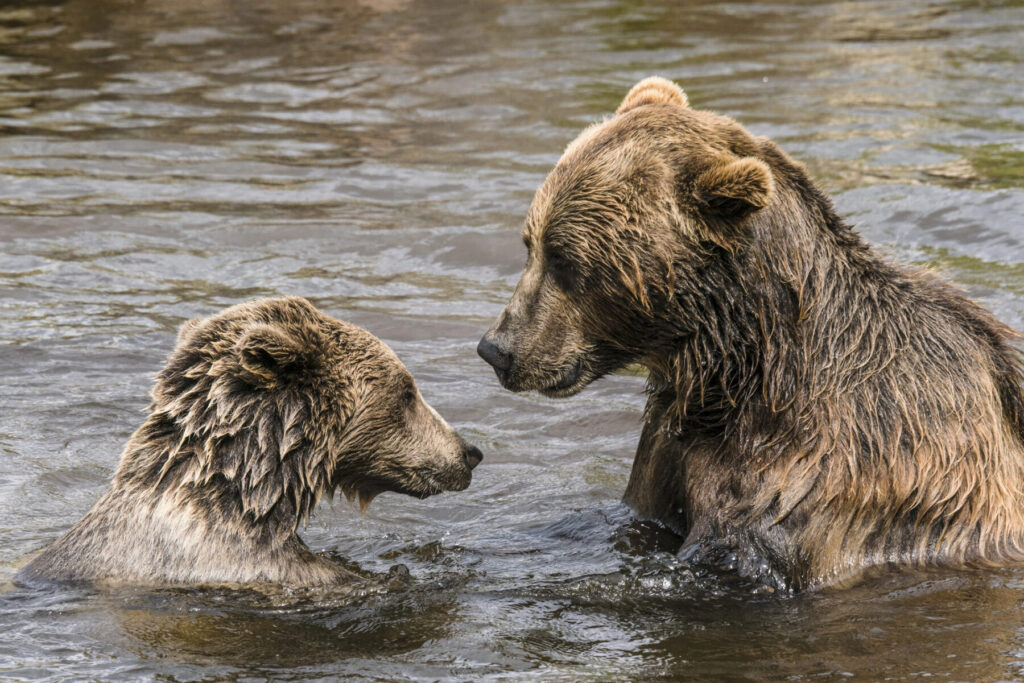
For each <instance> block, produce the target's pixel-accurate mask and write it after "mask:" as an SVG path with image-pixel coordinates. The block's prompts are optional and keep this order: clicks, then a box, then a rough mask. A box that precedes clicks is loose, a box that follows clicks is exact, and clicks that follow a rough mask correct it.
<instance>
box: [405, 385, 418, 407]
mask: <svg viewBox="0 0 1024 683" xmlns="http://www.w3.org/2000/svg"><path fill="white" fill-rule="evenodd" d="M415 400H416V390H415V389H413V388H412V387H406V388H405V391H403V392H402V402H403V403H405V405H407V406H411V405H412V404H413V401H415Z"/></svg>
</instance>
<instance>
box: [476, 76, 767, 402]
mask: <svg viewBox="0 0 1024 683" xmlns="http://www.w3.org/2000/svg"><path fill="white" fill-rule="evenodd" d="M782 159H783V157H782V155H781V152H778V150H777V149H776V148H775V147H774V145H772V144H771V143H770V142H768V141H767V140H763V139H758V138H754V137H753V136H751V135H750V134H749V133H747V131H746V130H744V129H743V128H742V127H740V126H739V125H738V124H736V123H735V122H734V121H732V120H731V119H729V118H727V117H724V116H719V115H716V114H713V113H710V112H704V111H695V110H693V109H691V108H690V107H689V104H688V101H687V98H686V95H685V94H684V93H683V91H682V90H681V89H680V88H679V87H678V86H677V85H675V84H674V83H672V82H671V81H668V80H665V79H663V78H658V77H653V78H647V79H645V80H643V81H641V82H640V83H638V84H637V85H636V86H634V87H633V89H632V90H631V91H630V92H629V94H628V95H627V96H626V98H625V99H624V100H623V102H622V103H621V105H620V106H619V107H618V109H617V111H616V113H615V115H614V116H612V117H611V118H609V119H607V120H605V121H602V122H600V123H596V124H594V125H592V126H590V127H589V128H587V129H585V130H584V131H583V132H582V133H581V134H580V135H579V136H578V137H577V138H576V139H575V140H574V141H573V142H571V143H570V144H569V146H568V147H567V149H566V150H565V153H564V154H563V156H562V158H561V159H560V160H559V161H558V163H557V164H556V166H555V168H554V170H552V171H551V173H550V174H549V175H548V177H547V179H546V180H545V181H544V183H543V184H542V185H541V187H540V189H539V190H538V191H537V193H536V195H535V197H534V199H533V203H532V205H531V206H530V210H529V213H528V215H527V219H526V224H525V227H524V229H523V242H524V243H525V245H526V249H527V260H526V266H525V268H524V270H523V273H522V276H521V278H520V280H519V283H518V285H517V286H516V289H515V291H514V293H513V295H512V298H511V300H510V301H509V302H508V304H507V305H506V306H505V309H504V310H503V311H502V313H501V314H500V316H499V318H498V320H497V322H495V324H494V325H493V326H492V328H491V329H490V330H489V331H488V332H487V333H486V334H485V335H484V337H483V339H481V341H480V344H479V346H478V352H479V353H480V355H481V356H482V357H483V358H484V359H485V360H486V361H487V362H488V363H490V364H491V365H492V366H493V368H494V370H495V372H496V373H497V375H498V378H499V380H500V381H501V383H502V384H503V386H505V388H507V389H511V390H513V391H524V390H537V391H540V392H541V393H543V394H546V395H548V396H556V397H557V396H569V395H572V394H575V393H577V392H579V391H581V390H582V389H583V388H584V387H586V386H587V385H588V384H589V383H591V382H593V381H594V380H595V379H597V378H599V377H601V376H602V375H605V374H607V373H609V372H612V371H614V370H616V369H619V368H621V367H623V366H625V365H627V364H629V363H633V362H640V363H643V364H646V365H648V366H654V365H656V364H657V363H658V362H659V357H663V356H664V349H666V348H670V347H671V345H672V344H673V343H675V341H676V340H678V339H679V338H681V337H684V336H686V335H687V334H688V333H689V332H691V330H689V329H688V325H691V324H697V323H695V322H692V321H691V320H690V319H689V317H688V315H687V314H686V312H685V311H683V312H682V314H680V310H679V307H680V306H681V305H684V303H685V302H686V301H687V300H692V301H696V300H697V299H699V298H700V292H701V291H702V290H704V289H707V288H714V287H716V286H718V284H720V283H718V282H716V281H715V280H716V278H720V274H718V273H716V271H715V268H714V261H715V260H716V259H717V258H719V256H721V255H727V254H732V253H734V252H735V251H736V250H738V249H742V247H743V245H744V244H745V243H746V242H747V241H748V239H749V237H750V235H751V233H752V230H753V228H752V227H751V223H752V220H753V218H754V217H755V216H757V215H759V214H764V213H766V212H767V211H768V210H769V208H768V207H770V206H772V205H773V204H776V203H779V200H778V197H777V192H776V181H775V172H774V171H773V165H774V164H775V162H776V161H779V162H780V163H782ZM695 305H698V304H695ZM709 315H714V312H713V311H711V312H708V311H701V312H699V314H696V315H694V317H693V320H694V321H696V320H700V321H704V322H705V323H706V321H707V318H708V316H709Z"/></svg>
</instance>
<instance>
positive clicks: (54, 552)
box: [18, 297, 481, 587]
mask: <svg viewBox="0 0 1024 683" xmlns="http://www.w3.org/2000/svg"><path fill="white" fill-rule="evenodd" d="M152 398H153V400H152V403H151V405H150V407H149V417H148V418H147V419H146V421H145V423H144V424H143V425H142V426H141V427H140V428H139V429H138V431H136V432H135V434H134V435H133V436H132V438H131V440H129V442H128V444H127V446H126V447H125V450H124V453H123V455H122V457H121V462H120V464H119V466H118V468H117V472H116V473H115V475H114V480H113V482H112V483H111V486H110V488H109V489H108V490H107V492H106V493H105V494H104V495H103V496H102V497H101V498H100V499H99V501H98V502H97V503H96V504H95V505H94V506H93V508H92V509H91V510H90V511H89V512H88V513H86V515H85V516H84V517H83V518H82V519H81V520H79V521H78V522H77V523H76V524H75V525H74V526H73V527H71V529H70V530H69V531H68V532H67V533H66V534H64V535H63V536H62V537H61V538H60V539H58V540H57V541H55V542H54V543H53V544H52V545H50V546H49V547H47V548H46V549H45V550H44V551H43V553H42V554H41V555H39V556H38V557H36V558H35V559H34V560H33V561H32V562H31V563H30V564H28V565H27V566H26V567H25V568H24V569H22V570H21V572H20V573H19V575H18V579H19V581H20V582H22V583H26V582H32V581H33V580H37V579H46V580H58V581H104V582H107V581H112V582H122V583H136V584H176V585H183V584H275V585H280V586H284V587H314V586H331V585H346V584H352V583H353V582H355V581H357V580H358V578H359V577H357V576H356V575H355V574H353V573H352V572H349V571H347V570H346V569H344V568H343V567H341V566H340V565H338V564H337V563H335V562H332V561H330V560H328V559H326V558H325V557H322V556H319V555H316V554H314V553H313V552H311V551H310V549H309V548H308V547H307V546H306V545H305V543H303V542H302V540H301V539H300V538H299V536H298V535H297V533H296V530H297V528H298V526H299V525H300V524H302V523H303V521H304V520H305V519H306V518H307V516H308V515H309V514H310V512H311V511H312V509H313V507H314V506H315V505H316V503H317V501H318V500H320V497H321V496H323V495H324V494H327V495H328V496H333V494H334V492H335V491H336V490H337V489H340V490H341V491H342V492H343V493H345V494H346V495H347V496H349V497H350V498H351V497H354V498H358V499H359V501H360V504H361V505H362V506H363V507H364V508H365V506H366V505H368V504H369V502H370V501H371V500H372V499H373V497H374V496H376V495H377V494H379V493H381V492H383V491H397V492H400V493H406V494H409V495H412V496H416V497H420V498H423V497H426V496H430V495H433V494H435V493H440V492H442V491H458V490H462V489H465V488H466V487H467V486H468V485H469V482H470V477H471V471H472V469H473V468H474V467H475V466H476V465H477V463H479V462H480V459H481V454H480V451H479V450H478V449H476V448H475V447H472V446H470V445H468V444H467V443H466V442H465V441H464V440H463V439H462V438H461V437H460V436H459V435H458V434H456V432H455V431H454V430H453V429H452V428H451V427H450V426H448V424H447V423H446V422H445V421H444V420H443V419H442V418H441V416H440V415H438V414H437V412H435V411H434V409H433V408H431V407H430V406H429V405H427V403H426V402H425V401H424V400H423V397H422V396H421V395H420V393H419V391H418V390H417V388H416V383H415V382H414V381H413V378H412V376H411V375H410V374H409V372H408V371H407V370H406V369H405V367H404V366H403V365H402V362H401V361H399V360H398V358H397V357H396V356H395V354H394V353H393V352H392V351H391V349H390V348H388V346H387V345H385V344H384V343H383V342H381V341H380V340H379V339H377V338H376V337H374V336H373V335H372V334H370V333H369V332H367V331H365V330H363V329H361V328H359V327H356V326H355V325H351V324H349V323H345V322H342V321H340V320H336V319H334V318H331V317H329V316H327V315H324V314H323V313H321V312H320V311H318V310H317V309H316V308H314V307H313V306H312V305H311V304H310V303H309V302H308V301H306V300H305V299H302V298H298V297H289V298H275V299H260V300H256V301H252V302H249V303H244V304H240V305H237V306H233V307H231V308H228V309H226V310H224V311H222V312H221V313H219V314H217V315H214V316H212V317H210V318H207V319H196V320H192V321H190V322H188V323H185V325H184V326H182V328H181V331H180V333H179V335H178V343H177V346H176V348H175V350H174V352H173V353H172V354H171V356H170V358H169V360H168V362H167V365H166V367H165V368H164V369H163V370H162V371H161V372H160V373H159V375H157V379H156V386H155V388H154V389H153V392H152Z"/></svg>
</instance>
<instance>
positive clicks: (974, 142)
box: [0, 0, 1024, 681]
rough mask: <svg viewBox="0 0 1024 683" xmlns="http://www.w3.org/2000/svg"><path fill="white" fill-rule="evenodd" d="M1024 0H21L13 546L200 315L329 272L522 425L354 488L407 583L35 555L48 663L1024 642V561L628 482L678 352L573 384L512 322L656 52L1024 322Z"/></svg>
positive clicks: (3, 95) (2, 461)
mask: <svg viewBox="0 0 1024 683" xmlns="http://www.w3.org/2000/svg"><path fill="white" fill-rule="evenodd" d="M1022 30H1024V7H1022V5H1021V3H1020V2H1012V1H1010V2H998V1H995V2H969V1H966V0H965V1H963V2H952V1H949V2H937V1H936V2H927V1H923V2H916V3H895V2H893V3H882V2H873V1H864V2H832V3H827V2H788V3H786V2H758V3H693V4H689V5H688V6H686V7H682V6H680V4H679V3H674V2H664V3H639V2H625V1H621V0H600V1H599V0H593V1H585V2H572V3H552V2H544V1H542V0H535V1H533V2H518V1H509V2H459V1H454V0H453V1H447V0H430V1H427V0H421V1H418V2H417V1H412V0H382V1H380V2H369V1H365V2H357V1H351V2H343V1H340V0H316V1H315V2H314V1H313V0H290V1H289V2H280V1H279V0H243V1H241V2H234V1H231V2H229V1H227V0H146V1H143V2H129V1H127V0H107V1H105V2H97V1H93V2H89V1H86V0H63V1H62V0H49V1H47V0H44V1H39V2H32V1H19V2H12V3H6V4H4V5H3V7H2V8H0V349H2V351H0V407H2V417H0V449H2V451H3V457H0V581H3V582H7V581H8V580H9V578H10V577H11V576H12V575H13V573H14V571H15V569H16V567H18V566H20V564H22V563H23V562H24V561H25V560H26V558H27V557H30V556H31V554H32V553H34V552H36V551H38V549H40V548H41V547H42V546H43V545H45V543H47V542H48V541H49V540H52V539H53V538H55V537H56V536H57V535H58V534H59V533H61V532H62V531H63V530H64V529H66V528H67V527H68V526H69V525H70V524H72V523H73V522H74V521H75V520H76V519H77V518H78V517H79V516H80V515H81V514H82V513H84V512H85V511H86V510H87V509H88V508H89V506H90V505H91V504H92V503H93V502H94V501H95V499H96V498H97V497H98V496H99V494H100V493H101V492H102V490H103V489H104V487H105V486H106V484H107V481H108V480H109V478H110V476H111V474H112V472H113V470H114V468H115V466H116V463H117V459H118V456H119V451H120V448H121V446H122V445H123V443H124V441H125V440H126V439H127V437H128V436H129V434H130V433H131V432H132V431H134V429H135V428H136V427H137V426H138V424H139V423H140V421H141V419H142V413H141V411H142V410H143V408H144V407H145V406H146V404H147V397H146V394H147V391H148V390H149V386H150V382H151V378H152V376H153V374H154V373H155V372H156V371H158V370H159V368H160V367H161V366H162V363H163V359H164V357H165V355H166V354H167V352H168V351H169V350H170V349H171V347H172V345H173V343H174V339H175V332H176V329H177V326H178V325H179V324H180V323H181V322H183V321H184V320H186V319H188V318H191V317H194V316H197V315H208V314H211V313H213V312H215V311H217V310H219V309H220V308H222V307H225V306H228V305H231V304H234V303H237V302H239V301H242V300H245V299H248V298H252V297H256V296H264V295H279V294H300V295H304V296H307V297H309V298H310V299H312V300H313V301H314V302H315V303H316V304H317V305H318V306H319V307H321V308H322V309H324V310H325V311H327V312H329V313H331V314H333V315H336V316H339V317H343V318H345V319H348V320H351V321H353V322H355V323H357V324H359V325H362V326H364V327H367V328H368V329H370V330H371V331H373V332H374V333H376V334H377V335H378V336H380V337H382V338H383V339H384V340H386V341H387V342H389V343H390V344H391V345H392V346H393V347H394V348H395V350H396V351H397V352H398V354H399V355H400V356H401V357H402V359H403V360H404V361H405V362H406V364H407V365H408V366H409V368H410V370H412V372H413V373H414V374H415V375H416V377H417V378H418V380H419V383H420V386H421V389H422V391H423V393H424V395H425V396H426V397H427V399H428V400H429V401H430V402H431V403H432V404H433V405H434V406H435V407H436V408H438V410H439V411H440V412H441V413H443V414H444V415H446V416H447V417H448V418H449V420H450V421H451V422H453V423H454V424H455V425H456V426H458V427H459V428H460V429H461V430H462V431H463V433H464V434H465V435H466V436H467V437H468V438H469V439H470V440H471V441H474V442H475V443H477V444H478V445H480V447H481V448H482V449H483V451H484V452H485V455H486V459H485V461H484V463H483V464H482V465H481V466H480V468H478V470H477V474H476V476H475V478H474V483H473V486H472V487H471V488H470V489H469V490H467V491H465V492H463V493H460V494H454V495H445V496H441V497H436V498H432V499H428V500H426V501H417V500H412V499H408V498H403V497H400V496H397V495H394V494H387V495H384V496H382V497H381V498H378V499H377V501H376V502H375V503H374V505H373V506H372V507H371V508H370V510H369V511H368V513H367V515H366V516H365V517H360V516H359V514H358V512H356V511H354V510H353V509H351V508H349V507H348V506H346V505H345V504H344V503H338V504H336V505H335V506H333V507H332V506H329V505H324V506H322V507H321V508H320V509H319V511H318V514H317V515H316V516H315V517H314V520H313V522H312V523H311V524H310V526H309V527H308V528H307V529H306V530H305V532H304V537H305V539H306V540H307V541H308V543H309V544H310V545H311V546H312V547H313V548H314V549H315V550H317V551H320V552H325V553H329V554H332V555H336V556H338V557H339V558H343V559H344V561H346V562H349V563H351V564H352V565H353V566H355V567H358V568H360V569H362V570H365V571H370V572H384V571H387V569H388V568H389V567H391V566H392V565H395V564H405V565H406V566H408V567H409V569H410V571H411V573H412V576H413V577H414V581H413V582H412V584H411V585H410V587H409V588H408V589H407V590H401V591H396V592H394V593H392V594H389V595H383V596H381V595H376V596H368V597H366V598H364V599H361V600H357V601H355V602H345V601H339V600H332V599H328V598H324V597H323V596H321V597H315V596H313V597H311V596H301V595H300V596H292V597H290V598H287V599H285V598H283V597H281V596H277V597H272V598H268V597H265V596H259V595H252V594H248V593H243V592H231V591H155V592H139V591H112V592H91V591H82V590H63V591H52V592H47V591H43V592H40V591H25V590H21V589H13V588H11V587H10V585H9V583H8V584H7V587H6V588H5V589H4V592H3V593H2V594H0V633H3V637H0V677H5V678H18V679H46V678H49V679H139V678H149V679H152V678H157V677H160V679H161V680H195V679H204V678H205V679H225V678H228V679H250V678H266V677H273V678H275V679H294V680H308V679H316V678H325V679H326V678H345V679H346V680H396V679H398V680H408V679H411V680H435V679H440V680H480V679H485V678H489V677H493V678H509V679H513V680H515V679H524V680H526V679H529V680H533V679H536V678H542V679H545V680H566V681H568V680H573V681H575V680H656V679H680V680H709V679H720V680H778V679H782V678H788V679H789V680H811V679H814V680H817V679H826V680H827V679H840V678H845V677H848V676H851V675H853V676H856V677H859V678H861V679H864V680H881V679H891V680H908V679H916V678H918V677H925V676H938V677H942V678H943V679H946V680H958V681H967V680H970V681H983V680H984V681H987V680H1009V679H1017V678H1024V611H1022V609H1021V604H1022V603H1021V601H1022V599H1024V570H1016V569H1005V570H1000V571H992V572H980V571H978V572H951V571H934V572H923V573H922V572H912V571H904V572H900V573H893V574H887V573H883V574H880V575H878V576H875V577H873V578H870V579H868V580H866V581H864V582H863V583H861V584H860V585H858V586H856V587H854V588H852V589H850V590H846V591H825V592H821V593H816V594H808V595H803V596H798V597H796V598H780V597H779V596H774V595H768V594H764V593H762V592H758V591H756V590H752V589H751V587H749V586H744V585H737V584H735V583H732V582H730V581H728V580H726V579H723V578H722V577H713V576H701V575H695V574H694V573H693V572H692V571H691V570H690V569H689V568H687V567H686V566H685V565H684V564H683V563H682V562H680V561H679V560H677V559H676V557H675V555H674V551H675V549H676V547H675V545H676V542H675V540H674V539H673V538H672V537H671V536H669V535H667V534H664V533H663V532H660V531H659V530H658V529H657V528H656V527H653V526H651V525H646V524H643V523H640V522H638V521H637V520H634V519H633V518H632V516H631V514H630V512H629V510H628V509H626V508H625V507H623V506H622V505H621V504H619V502H618V500H619V497H620V495H621V493H622V491H623V490H624V488H625V485H626V481H627V478H628V474H629V469H630V464H631V461H632V453H633V449H634V447H635V443H636V441H637V438H638V436H639V428H640V419H641V410H642V407H643V402H644V398H643V393H642V389H643V380H642V378H639V377H632V376H615V377H611V378H607V379H604V380H602V381H601V382H599V383H597V384H596V385H595V386H593V387H591V388H590V389H588V390H587V392H585V393H584V394H583V395H581V396H578V397H576V398H573V399H571V400H565V401H555V400H549V399H545V398H543V397H539V396H536V395H513V394H509V393H507V392H505V391H503V390H501V388H500V387H499V386H498V383H497V381H496V380H495V378H494V376H493V374H492V373H491V372H490V370H489V369H488V368H487V366H486V365H485V364H484V363H483V362H482V361H480V360H479V359H478V358H477V357H476V355H475V353H474V346H475V343H476V340H477V339H478V338H479V336H480V334H481V333H482V332H483V331H484V330H485V329H486V328H487V326H488V325H489V324H490V322H491V320H492V318H493V317H494V316H495V315H496V314H497V313H498V311H500V309H501V307H502V305H503V304H504V301H505V300H506V299H507V297H508V296H509V295H510V293H511V290H512V287H513V286H514V284H515V282H516V279H517V277H518V273H519V269H520V268H521V266H522V261H523V259H524V256H525V254H524V252H523V248H522V246H521V244H520V242H519V238H518V231H519V227H520V225H521V223H522V220H523V218H524V216H525V213H526V209H527V206H528V205H529V201H530V198H531V196H532V193H533V191H534V190H535V189H536V187H537V186H538V185H539V184H540V182H541V181H542V179H543V178H544V176H545V174H546V172H547V171H548V170H549V169H550V167H551V166H552V164H553V163H554V162H555V161H556V160H557V158H558V157H559V155H560V151H561V150H562V149H563V148H564V146H565V145H566V143H567V142H568V141H569V140H571V139H572V138H573V137H574V136H575V134H576V132H577V131H578V130H579V129H580V128H582V127H583V126H584V125H586V124H587V123H589V122H591V121H594V120H597V119H599V118H600V117H601V116H604V115H606V114H609V113H610V112H612V111H613V110H614V108H615V106H616V105H617V103H618V102H619V100H620V99H621V98H622V96H623V95H624V94H625V92H626V91H627V90H628V88H629V86H630V85H632V84H633V83H634V82H636V81H637V80H639V79H640V78H642V77H644V76H647V75H651V74H655V73H657V74H661V75H665V76H668V77H671V78H674V79H676V80H678V81H679V82H680V83H681V84H682V85H683V86H684V88H685V89H686V90H687V92H688V93H689V96H690V100H691V102H692V103H693V104H694V106H697V107H701V108H708V109H713V110H717V111H720V112H723V113H726V114H729V115H731V116H734V117H736V118H737V119H739V120H740V121H741V122H742V123H744V124H745V125H747V126H748V127H749V128H750V129H751V130H753V131H754V132H755V133H757V134H761V135H769V136H771V137H773V138H775V139H776V140H777V141H778V142H779V143H780V144H781V145H782V146H783V147H784V149H786V150H787V151H788V152H789V153H790V154H792V155H793V156H795V157H796V158H798V159H799V160H800V161H802V162H803V163H805V164H806V165H807V166H808V167H809V169H810V170H811V172H812V173H813V175H814V176H815V177H816V178H818V179H819V181H820V182H821V184H822V185H823V187H825V188H826V189H827V190H828V191H829V192H831V193H832V194H833V195H834V197H835V199H836V202H837V204H838V206H839V208H840V210H841V212H842V213H844V214H845V215H847V216H849V217H850V218H851V220H852V221H854V222H855V223H856V224H857V225H858V226H859V229H860V230H861V231H862V232H863V233H864V234H865V235H866V236H867V237H868V238H869V239H870V240H872V241H873V242H876V243H879V244H881V245H883V246H884V248H885V249H886V250H888V251H889V252H890V253H892V254H894V255H895V256H897V257H899V258H901V259H905V260H909V261H912V262H915V263H919V264H926V265H929V266H931V267H934V268H936V269H938V270H939V271H940V272H942V273H943V274H944V275H945V276H946V277H948V278H950V279H952V280H955V281H956V282H958V283H960V284H961V285H963V286H964V287H965V288H966V289H967V290H968V291H969V292H970V293H971V294H972V295H973V296H975V297H977V298H978V299H980V300H981V301H982V302H984V303H985V305H987V306H989V307H991V308H992V309H993V310H994V311H995V312H996V313H997V314H998V315H999V316H1000V317H1001V318H1003V319H1004V320H1005V321H1006V322H1008V323H1010V324H1011V325H1013V326H1015V327H1017V328H1024V303H1022V302H1024V299H1022V295H1024V224H1022V218H1021V216H1022V215H1024V142H1022V140H1024V137H1022V131H1024V87H1022V80H1024V79H1022V78H1021V74H1022V73H1024V48H1022V44H1024V43H1022V42H1021V35H1022Z"/></svg>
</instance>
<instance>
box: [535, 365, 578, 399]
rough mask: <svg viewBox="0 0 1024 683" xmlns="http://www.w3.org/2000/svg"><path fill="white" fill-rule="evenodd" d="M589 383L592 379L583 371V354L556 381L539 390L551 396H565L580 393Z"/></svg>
mask: <svg viewBox="0 0 1024 683" xmlns="http://www.w3.org/2000/svg"><path fill="white" fill-rule="evenodd" d="M589 383H590V380H589V378H587V377H585V373H584V371H583V357H582V356H581V357H579V358H577V359H576V362H574V363H573V364H572V366H571V367H570V368H569V369H568V370H566V371H565V372H563V373H562V375H561V376H560V377H559V378H558V379H557V380H555V382H554V383H552V384H549V385H547V386H546V387H542V388H541V389H539V390H538V391H540V393H542V394H544V395H545V396H548V397H550V398H565V397H567V396H572V395H574V394H578V393H580V392H581V391H583V388H584V387H585V386H587V384H589Z"/></svg>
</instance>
